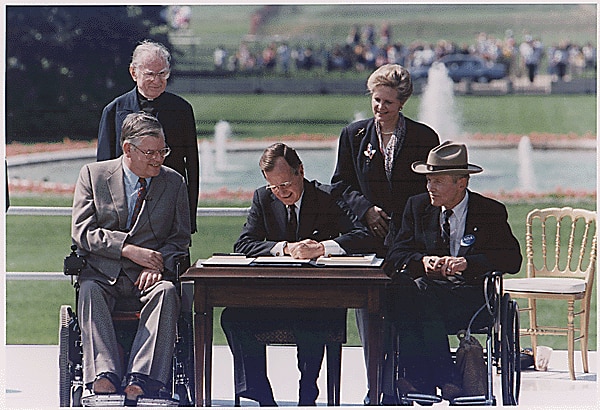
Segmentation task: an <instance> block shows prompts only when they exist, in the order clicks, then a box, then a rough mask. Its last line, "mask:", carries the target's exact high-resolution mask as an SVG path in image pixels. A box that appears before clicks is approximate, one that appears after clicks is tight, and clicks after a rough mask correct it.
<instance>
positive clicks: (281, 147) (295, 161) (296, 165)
mask: <svg viewBox="0 0 600 410" xmlns="http://www.w3.org/2000/svg"><path fill="white" fill-rule="evenodd" d="M280 157H281V158H283V159H285V162H287V163H288V165H289V166H290V167H291V168H292V169H293V170H294V174H296V175H298V171H299V169H300V165H302V161H301V160H300V157H299V156H298V153H297V152H296V150H295V149H294V148H292V147H288V146H287V145H285V144H283V143H281V142H276V143H275V144H272V145H270V146H269V147H267V149H265V151H264V152H263V154H262V155H261V157H260V161H259V162H258V165H259V166H260V169H261V171H262V172H263V175H264V173H265V172H270V171H272V170H273V168H275V162H276V161H277V158H280Z"/></svg>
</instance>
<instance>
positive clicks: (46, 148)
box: [5, 132, 596, 203]
mask: <svg viewBox="0 0 600 410" xmlns="http://www.w3.org/2000/svg"><path fill="white" fill-rule="evenodd" d="M528 137H529V139H530V141H531V143H532V145H533V146H534V147H548V146H550V145H552V144H560V143H561V142H562V143H564V142H568V143H574V144H576V143H577V142H580V141H581V142H585V143H588V144H589V143H590V142H591V141H595V140H596V136H595V135H591V134H585V135H576V134H574V133H569V134H551V133H538V132H532V133H530V134H529V135H528ZM468 138H469V140H471V141H473V142H477V143H492V144H499V145H506V146H516V145H518V143H519V141H520V140H521V138H522V135H520V134H480V133H475V134H471V135H469V136H468ZM335 139H337V136H327V135H324V134H299V135H282V136H279V137H275V136H274V137H267V138H265V139H261V141H264V142H268V143H272V142H276V141H303V142H305V141H306V142H310V141H315V142H320V141H334V140H335ZM236 141H238V142H242V141H240V140H236ZM243 142H256V140H254V139H244V140H243ZM96 143H97V141H96V140H93V141H73V140H70V139H68V138H67V139H65V140H64V141H63V142H57V143H35V144H24V143H11V144H7V145H6V146H5V148H6V156H7V157H11V156H16V155H26V154H34V153H41V152H59V151H68V150H78V149H90V148H95V147H96ZM74 188H75V186H74V185H72V184H61V183H52V182H43V181H23V180H14V181H13V180H11V181H10V182H9V190H10V192H11V194H14V195H20V194H21V195H23V194H40V195H43V194H50V193H51V194H56V195H73V191H74ZM484 194H486V195H488V196H490V197H492V198H496V199H498V200H501V201H503V202H513V203H514V202H527V201H538V200H540V199H542V198H551V199H553V200H557V201H566V200H573V199H578V200H584V201H587V200H589V201H591V202H593V201H595V198H596V191H595V190H594V191H576V190H569V189H563V188H557V189H556V190H555V191H553V192H545V193H533V192H523V191H511V192H504V191H501V192H489V193H484ZM251 199H252V191H244V190H241V189H237V190H235V189H234V190H232V189H229V188H227V187H221V188H219V189H218V190H216V191H212V192H201V195H200V200H207V201H232V202H249V201H250V200H251Z"/></svg>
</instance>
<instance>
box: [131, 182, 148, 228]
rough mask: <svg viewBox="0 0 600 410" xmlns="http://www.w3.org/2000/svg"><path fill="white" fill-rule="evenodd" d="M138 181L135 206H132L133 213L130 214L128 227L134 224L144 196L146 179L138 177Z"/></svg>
mask: <svg viewBox="0 0 600 410" xmlns="http://www.w3.org/2000/svg"><path fill="white" fill-rule="evenodd" d="M138 182H139V183H140V188H139V189H138V194H137V198H136V200H135V206H134V207H133V215H132V216H131V224H130V225H129V229H131V228H133V225H135V221H136V220H137V217H138V215H139V214H140V210H141V209H142V204H143V203H144V198H146V180H145V179H144V178H140V179H139V180H138Z"/></svg>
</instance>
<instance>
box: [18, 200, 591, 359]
mask: <svg viewBox="0 0 600 410" xmlns="http://www.w3.org/2000/svg"><path fill="white" fill-rule="evenodd" d="M49 203H51V204H52V206H70V199H68V198H63V199H61V198H15V199H14V200H13V205H30V206H33V205H45V206H49ZM212 205H213V204H211V206H212ZM247 205H248V204H239V206H247ZM554 205H555V204H554V203H551V202H546V203H535V204H508V205H507V207H508V212H509V222H510V224H511V226H512V229H513V232H514V234H515V236H516V237H517V239H518V240H519V242H520V243H521V246H522V247H523V246H524V243H525V227H524V221H525V216H526V214H527V212H529V211H530V210H531V209H533V208H536V207H547V206H554ZM569 205H570V206H574V207H578V206H579V207H583V208H588V209H594V208H595V205H594V204H591V203H570V204H569ZM201 206H202V205H201ZM243 223H244V218H243V217H203V218H200V219H199V220H198V233H196V234H194V236H193V244H192V249H191V254H192V258H193V259H194V260H195V259H198V258H205V257H207V256H209V255H211V254H212V253H213V252H229V251H231V249H232V244H233V242H234V241H235V240H236V239H237V237H238V235H239V233H240V230H241V227H242V224H243ZM69 224H70V219H69V218H68V217H44V218H43V217H31V216H30V217H25V216H10V215H9V216H7V218H6V235H7V236H6V237H7V246H6V261H7V270H8V271H17V272H20V271H42V272H46V271H48V272H52V271H60V270H61V269H62V260H63V258H64V256H65V255H66V254H67V253H68V250H69V245H70V240H69V229H70V228H69ZM32 252H34V253H33V254H32ZM522 252H523V254H525V253H524V250H523V251H522ZM523 274H524V266H523V268H522V269H521V273H520V274H519V276H522V275H523ZM593 300H594V301H593V306H594V309H593V312H592V315H591V318H590V323H591V324H590V335H591V340H590V347H591V348H594V347H595V346H596V309H595V306H596V301H595V297H594V299H593ZM63 304H70V305H73V304H74V291H73V289H72V287H71V284H70V283H69V282H68V281H60V282H58V281H13V280H9V281H7V283H6V343H8V344H57V343H58V315H59V309H60V306H61V305H63ZM562 309H563V306H562V304H561V303H560V302H551V303H542V304H541V306H540V311H541V312H542V314H543V316H544V317H546V318H550V320H552V321H553V322H555V323H557V324H558V323H559V321H560V320H562V319H560V318H561V317H562V316H561V313H560V312H561V311H562ZM219 315H220V310H217V311H216V312H215V323H219V321H218V320H219ZM525 316H526V315H525V314H522V315H521V319H522V321H523V322H524V323H527V320H526V317H525ZM354 320H355V319H354V313H353V312H352V311H350V312H349V315H348V344H349V345H358V344H359V339H358V334H357V331H356V325H355V324H354ZM215 343H216V344H224V343H226V342H225V339H224V336H223V334H222V332H221V329H220V326H216V327H215ZM523 343H524V345H527V343H528V342H527V339H523ZM540 343H541V344H544V345H548V346H552V347H553V348H556V349H565V348H566V338H556V337H554V338H541V340H540Z"/></svg>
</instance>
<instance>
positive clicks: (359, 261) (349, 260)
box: [317, 254, 383, 267]
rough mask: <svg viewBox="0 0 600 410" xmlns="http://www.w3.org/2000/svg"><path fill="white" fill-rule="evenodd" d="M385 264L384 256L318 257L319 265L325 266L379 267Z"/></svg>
mask: <svg viewBox="0 0 600 410" xmlns="http://www.w3.org/2000/svg"><path fill="white" fill-rule="evenodd" d="M382 264H383V258H376V257H375V254H370V255H345V256H330V257H325V256H321V257H320V258H318V259H317V265H325V266H365V267H379V266H381V265H382Z"/></svg>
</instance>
